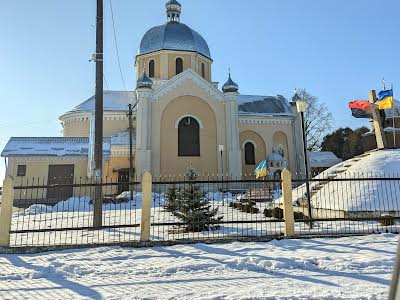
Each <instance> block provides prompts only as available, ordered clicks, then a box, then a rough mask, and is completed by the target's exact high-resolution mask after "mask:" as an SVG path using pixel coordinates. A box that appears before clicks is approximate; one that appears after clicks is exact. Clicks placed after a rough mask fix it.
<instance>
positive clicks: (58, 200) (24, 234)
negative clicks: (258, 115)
mask: <svg viewBox="0 0 400 300" xmlns="http://www.w3.org/2000/svg"><path fill="white" fill-rule="evenodd" d="M128 181H129V180H128V179H123V181H121V178H118V179H115V180H114V179H107V180H105V181H104V182H103V183H101V184H98V183H95V182H92V181H90V180H87V179H74V180H67V179H65V180H61V179H59V180H57V181H56V183H51V182H50V181H49V180H47V179H46V180H44V179H42V180H38V179H26V178H24V179H19V182H18V183H15V184H14V210H13V214H12V219H11V224H12V226H11V246H14V247H15V246H17V247H19V246H53V245H82V244H114V243H129V242H139V241H140V237H141V221H142V192H141V191H142V188H143V187H142V183H141V181H140V179H139V178H135V179H134V180H133V181H131V182H128ZM308 184H309V185H310V195H307V193H306V190H307V189H306V181H305V180H304V179H293V180H292V185H293V192H292V194H293V199H292V202H293V210H294V219H295V234H296V235H297V236H310V235H317V236H324V235H348V234H365V233H382V232H393V233H398V232H399V231H400V176H398V175H390V176H389V175H387V174H385V175H383V174H351V175H349V174H348V173H340V171H337V172H336V173H330V174H325V173H322V174H320V175H318V176H317V177H314V178H313V179H310V180H309V182H308ZM99 185H100V186H101V187H102V191H103V199H102V200H103V206H102V221H103V222H102V225H103V226H102V227H101V228H96V229H95V228H93V217H94V216H93V214H94V210H93V202H94V201H95V195H96V194H95V193H96V189H97V187H98V186H99ZM282 203H283V199H282V193H281V181H280V180H269V179H264V180H256V179H242V178H232V177H231V176H225V177H224V180H221V178H220V179H218V178H217V179H216V178H215V177H214V176H203V177H196V176H195V177H192V178H190V177H169V176H168V177H166V176H164V177H153V183H152V197H151V211H150V223H151V228H150V241H154V242H160V241H198V240H221V239H258V238H263V239H264V238H276V237H280V236H282V235H283V232H284V225H285V224H284V222H285V220H284V216H283V204H282ZM309 203H310V204H311V206H310V207H311V209H310V208H309ZM310 212H311V215H310Z"/></svg>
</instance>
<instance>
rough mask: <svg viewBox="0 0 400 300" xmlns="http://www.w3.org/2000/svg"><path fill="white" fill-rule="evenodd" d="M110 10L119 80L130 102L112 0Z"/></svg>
mask: <svg viewBox="0 0 400 300" xmlns="http://www.w3.org/2000/svg"><path fill="white" fill-rule="evenodd" d="M110 10H111V20H112V25H113V33H114V44H115V52H116V53H117V60H118V68H119V73H120V75H121V80H122V84H123V86H124V91H125V93H126V96H127V97H128V100H129V102H130V97H129V93H128V90H127V89H126V84H125V79H124V75H123V73H122V68H121V59H120V58H119V50H118V40H117V33H116V30H115V21H114V9H113V5H112V0H110ZM137 104H138V101H137V100H136V103H135V104H134V105H133V108H136V106H137Z"/></svg>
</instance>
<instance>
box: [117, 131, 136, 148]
mask: <svg viewBox="0 0 400 300" xmlns="http://www.w3.org/2000/svg"><path fill="white" fill-rule="evenodd" d="M132 142H133V145H136V129H135V128H133V131H132ZM111 145H113V146H128V145H129V131H128V130H125V131H121V132H117V133H115V134H113V135H112V136H111Z"/></svg>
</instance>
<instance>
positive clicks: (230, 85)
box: [222, 67, 239, 93]
mask: <svg viewBox="0 0 400 300" xmlns="http://www.w3.org/2000/svg"><path fill="white" fill-rule="evenodd" d="M228 71H229V77H228V81H227V82H226V83H225V84H224V85H223V87H222V91H223V92H224V93H229V92H235V93H236V92H237V91H238V90H239V86H238V85H237V84H236V83H235V82H234V81H233V80H232V78H231V68H230V67H229V68H228Z"/></svg>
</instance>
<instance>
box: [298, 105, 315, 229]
mask: <svg viewBox="0 0 400 300" xmlns="http://www.w3.org/2000/svg"><path fill="white" fill-rule="evenodd" d="M296 106H297V111H298V112H300V115H301V129H302V131H303V147H304V148H303V149H304V150H303V151H304V165H305V168H306V170H305V175H306V192H307V205H308V217H309V219H310V229H312V228H313V224H312V215H311V214H312V210H311V194H310V182H309V179H310V178H309V174H308V156H307V137H306V129H305V124H304V123H305V122H304V113H305V112H306V111H307V101H305V100H304V99H298V100H297V101H296Z"/></svg>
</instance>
